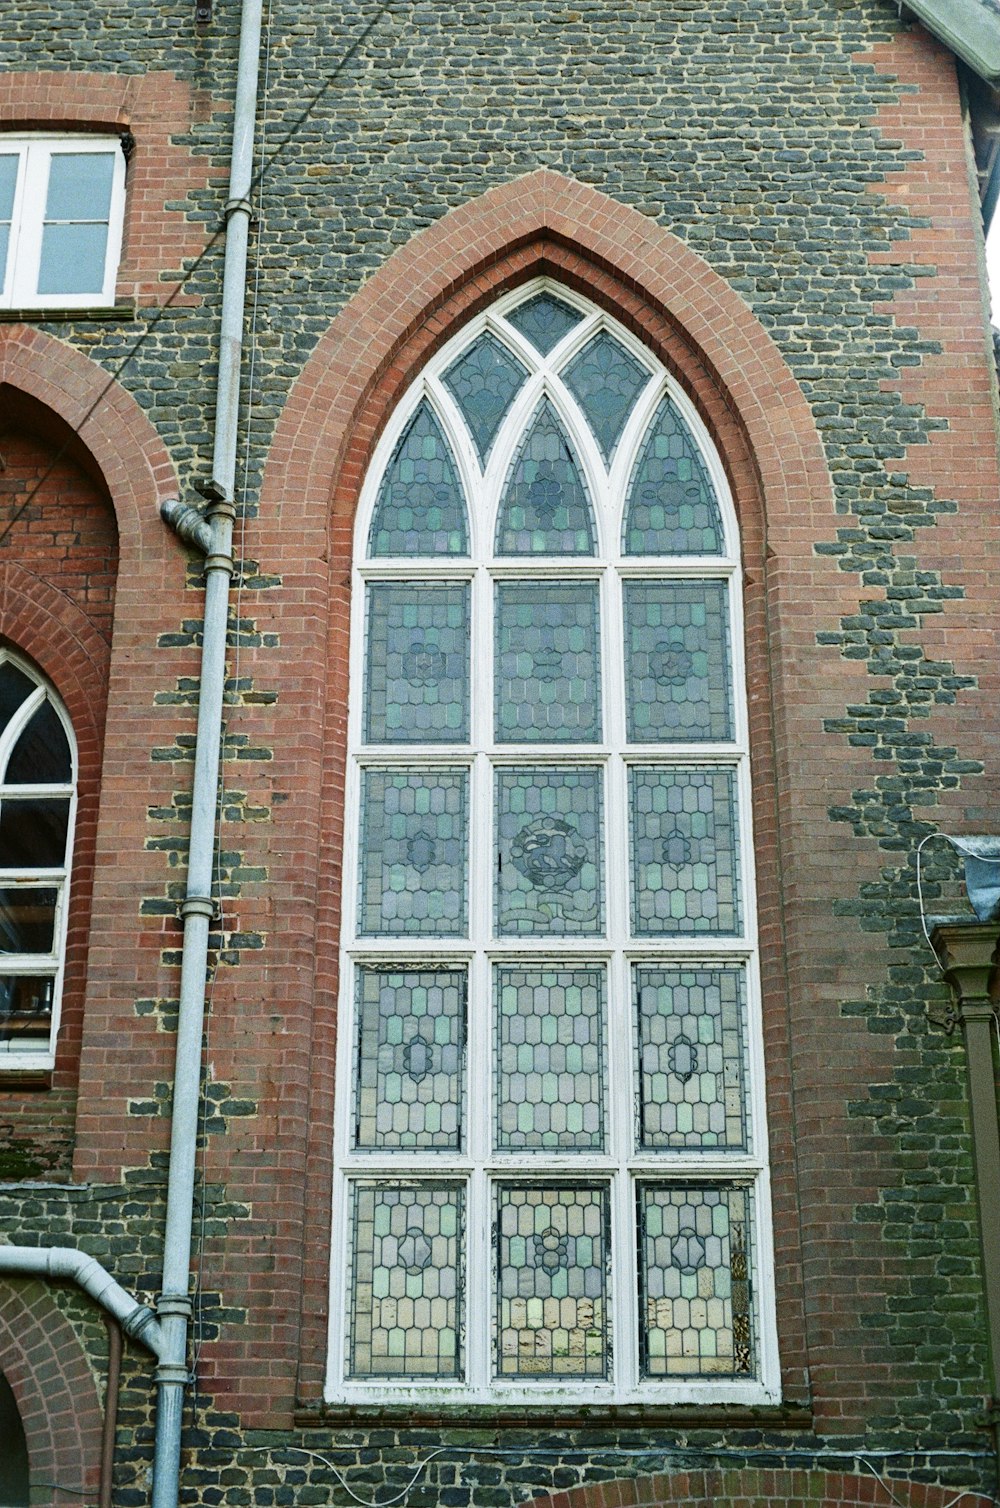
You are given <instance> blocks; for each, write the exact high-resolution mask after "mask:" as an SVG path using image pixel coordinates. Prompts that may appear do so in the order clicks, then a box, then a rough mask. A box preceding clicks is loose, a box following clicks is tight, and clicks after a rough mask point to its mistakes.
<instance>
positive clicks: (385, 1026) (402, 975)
mask: <svg viewBox="0 0 1000 1508" xmlns="http://www.w3.org/2000/svg"><path fill="white" fill-rule="evenodd" d="M357 1011H358V1056H357V1078H356V1083H355V1120H354V1124H355V1137H354V1144H355V1146H356V1147H360V1148H364V1149H376V1148H382V1149H384V1150H390V1151H394V1150H405V1149H416V1150H421V1151H453V1152H457V1151H460V1150H461V1147H462V1105H461V1099H462V1060H463V1052H464V1044H465V974H464V972H462V971H460V970H455V969H452V970H444V969H402V970H400V969H360V970H359V971H358V992H357Z"/></svg>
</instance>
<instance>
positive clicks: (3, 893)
mask: <svg viewBox="0 0 1000 1508" xmlns="http://www.w3.org/2000/svg"><path fill="white" fill-rule="evenodd" d="M58 895H59V892H58V891H57V890H55V889H51V888H49V887H46V888H45V889H41V888H40V887H37V886H13V887H10V888H7V887H4V888H2V889H0V953H51V952H52V945H53V939H54V935H55V922H56V900H57V899H58Z"/></svg>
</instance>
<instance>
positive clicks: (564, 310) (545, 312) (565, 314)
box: [507, 293, 583, 356]
mask: <svg viewBox="0 0 1000 1508" xmlns="http://www.w3.org/2000/svg"><path fill="white" fill-rule="evenodd" d="M582 318H583V316H582V315H581V314H578V313H577V311H576V310H575V309H571V308H570V306H569V305H568V304H564V303H563V301H562V299H560V298H554V297H553V296H552V294H551V293H536V294H535V297H534V298H529V299H528V300H527V301H526V302H525V303H523V304H518V306H517V308H516V309H515V310H514V311H513V312H512V313H511V314H508V315H507V320H508V322H509V323H510V324H512V325H513V326H514V329H515V330H519V331H520V333H521V334H522V335H523V336H524V338H525V340H530V341H531V344H532V345H533V346H534V347H535V349H536V350H537V351H541V353H542V355H543V356H547V355H548V354H549V352H550V351H551V350H553V349H554V347H555V346H557V345H558V344H559V342H560V341H561V340H562V338H563V336H564V335H568V333H569V332H570V330H572V329H573V327H574V325H578V324H579V323H580V320H581V319H582Z"/></svg>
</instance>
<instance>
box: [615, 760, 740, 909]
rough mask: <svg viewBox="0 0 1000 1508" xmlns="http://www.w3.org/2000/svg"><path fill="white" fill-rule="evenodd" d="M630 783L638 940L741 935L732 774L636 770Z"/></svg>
mask: <svg viewBox="0 0 1000 1508" xmlns="http://www.w3.org/2000/svg"><path fill="white" fill-rule="evenodd" d="M628 778H629V816H630V833H629V850H630V857H631V865H630V869H631V878H632V887H631V892H632V893H631V899H632V931H633V933H634V934H635V936H636V937H668V936H676V935H679V934H682V933H686V932H688V933H714V934H716V935H717V936H734V935H737V934H739V932H740V931H741V929H742V920H743V919H742V911H741V906H740V886H739V836H738V834H739V830H738V826H737V816H736V774H735V771H734V770H731V769H719V770H685V769H675V768H651V769H650V768H641V767H640V768H633V769H630V770H629V776H628Z"/></svg>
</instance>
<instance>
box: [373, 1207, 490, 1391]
mask: <svg viewBox="0 0 1000 1508" xmlns="http://www.w3.org/2000/svg"><path fill="white" fill-rule="evenodd" d="M463 1204H464V1201H463V1191H462V1189H460V1188H456V1187H455V1186H454V1185H448V1184H429V1183H428V1184H421V1185H419V1186H417V1187H413V1188H393V1187H386V1186H384V1185H369V1184H358V1185H356V1186H355V1189H354V1211H353V1215H354V1224H353V1235H354V1239H353V1243H352V1252H351V1283H350V1292H351V1313H350V1334H349V1337H348V1373H349V1375H350V1376H352V1377H461V1376H462V1372H463V1369H464V1362H463V1358H462V1303H461V1288H460V1277H459V1274H460V1271H461V1265H462V1240H463V1230H462V1225H463V1215H464V1210H463Z"/></svg>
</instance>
